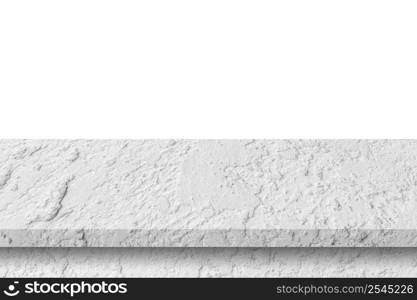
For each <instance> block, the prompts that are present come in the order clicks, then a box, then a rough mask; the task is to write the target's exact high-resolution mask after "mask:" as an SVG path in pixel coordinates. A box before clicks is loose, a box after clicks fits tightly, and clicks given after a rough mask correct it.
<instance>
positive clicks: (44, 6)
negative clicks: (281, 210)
mask: <svg viewBox="0 0 417 300" xmlns="http://www.w3.org/2000/svg"><path fill="white" fill-rule="evenodd" d="M416 15H417V2H415V1H409V0H400V1H394V0H391V1H387V0H349V1H347V0H343V1H342V0H316V1H311V0H291V1H290V0H286V1H279V0H278V1H277V0H274V1H272V0H271V1H270V0H210V1H208V0H176V1H170V0H146V1H144V0H135V1H131V0H121V1H120V0H72V1H63V0H38V1H31V0H13V1H11V0H5V1H1V2H0V138H169V137H175V138H252V137H253V138H417V117H416V114H417V109H416V104H415V103H416V102H417V55H416V53H417V38H416V37H417V18H416Z"/></svg>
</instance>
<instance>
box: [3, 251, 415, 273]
mask: <svg viewBox="0 0 417 300" xmlns="http://www.w3.org/2000/svg"><path fill="white" fill-rule="evenodd" d="M416 276H417V249H415V248H291V249H290V248H261V249H247V248H217V249H215V248H194V249H193V248H183V249H180V248H117V249H116V248H111V249H110V248H95V249H92V248H71V249H69V248H47V249H43V248H32V249H28V248H14V249H11V248H3V249H0V277H416Z"/></svg>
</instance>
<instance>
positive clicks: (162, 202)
mask: <svg viewBox="0 0 417 300" xmlns="http://www.w3.org/2000/svg"><path fill="white" fill-rule="evenodd" d="M416 204H417V141H414V140H169V141H168V140H1V141H0V245H1V246H5V247H38V246H49V247H56V246H62V247H65V246H74V247H78V246H80V247H82V246H90V247H100V246H117V247H148V246H151V247H166V246H170V247H195V246H201V247H235V246H238V247H248V246H249V247H281V246H302V247H310V246H318V247H326V246H360V247H367V246H416V245H417V230H416V229H417V218H416V217H415V213H416V212H417V207H416Z"/></svg>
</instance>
